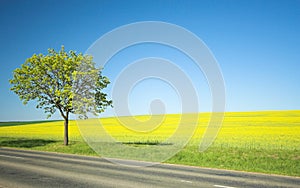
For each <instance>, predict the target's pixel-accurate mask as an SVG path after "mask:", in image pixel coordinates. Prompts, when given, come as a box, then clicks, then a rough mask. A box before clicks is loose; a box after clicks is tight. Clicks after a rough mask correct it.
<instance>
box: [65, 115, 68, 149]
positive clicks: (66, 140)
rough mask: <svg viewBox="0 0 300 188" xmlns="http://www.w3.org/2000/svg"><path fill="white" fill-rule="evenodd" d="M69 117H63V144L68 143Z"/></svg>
mask: <svg viewBox="0 0 300 188" xmlns="http://www.w3.org/2000/svg"><path fill="white" fill-rule="evenodd" d="M68 128H69V117H68V115H67V117H66V118H65V131H64V145H65V146H67V145H69V130H68Z"/></svg>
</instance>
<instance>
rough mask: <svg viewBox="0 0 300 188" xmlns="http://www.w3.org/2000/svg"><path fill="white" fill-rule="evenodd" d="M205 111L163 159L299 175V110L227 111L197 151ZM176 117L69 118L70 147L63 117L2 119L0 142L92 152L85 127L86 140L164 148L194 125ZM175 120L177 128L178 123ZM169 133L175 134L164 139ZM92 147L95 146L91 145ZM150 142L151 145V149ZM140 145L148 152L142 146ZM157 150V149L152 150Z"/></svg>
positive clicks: (172, 161)
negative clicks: (107, 138) (21, 120)
mask: <svg viewBox="0 0 300 188" xmlns="http://www.w3.org/2000/svg"><path fill="white" fill-rule="evenodd" d="M210 116H211V114H210V113H200V114H199V117H198V119H196V122H197V124H196V126H195V127H194V128H195V130H194V131H193V132H192V134H191V135H190V140H189V142H188V144H187V145H186V146H185V147H184V148H181V149H180V150H179V152H178V153H177V152H176V153H174V154H176V155H174V156H173V157H172V158H169V159H168V160H167V161H166V162H168V163H176V164H188V165H196V166H206V167H216V168H226V169H236V170H245V171H255V172H266V173H276V174H285V175H294V176H300V110H294V111H265V112H226V113H225V117H224V121H223V124H222V127H221V128H220V130H219V132H218V135H217V137H216V139H215V141H214V142H213V144H212V145H211V146H210V147H209V148H208V149H207V150H205V151H204V152H199V144H200V143H201V139H202V137H203V135H204V133H205V130H206V128H207V125H208V122H209V120H210ZM191 117H192V116H191ZM181 118H182V115H180V114H169V115H165V116H162V115H157V116H152V117H150V116H135V117H119V118H117V117H112V118H101V119H100V120H99V119H92V120H88V121H86V122H85V121H83V122H84V123H83V124H82V121H75V120H72V121H70V126H69V138H70V141H71V144H70V146H69V147H65V146H63V144H62V143H63V142H62V140H63V121H53V122H24V123H12V122H8V123H5V122H2V123H0V146H6V147H19V148H27V149H37V150H46V151H56V152H66V153H74V154H87V155H96V154H95V152H93V151H92V150H91V149H90V148H89V147H88V146H87V144H85V143H84V141H83V140H84V139H83V137H82V135H81V133H84V137H88V136H90V135H91V137H92V139H90V140H89V138H85V140H89V141H92V142H94V143H97V144H98V145H99V147H106V146H105V143H107V142H105V140H104V141H103V140H101V139H99V140H97V139H98V138H100V137H102V136H104V137H105V135H104V134H103V132H105V133H106V134H107V135H110V136H111V137H112V138H113V139H114V141H115V142H117V143H123V144H125V145H128V146H129V147H137V148H138V149H140V148H146V147H148V146H150V145H151V146H153V145H156V144H159V143H167V144H166V146H164V145H162V148H166V149H167V148H168V146H167V145H168V143H170V145H169V146H170V147H171V146H172V145H176V144H177V143H181V142H183V141H182V137H181V135H186V133H188V132H189V130H191V129H192V128H193V127H192V125H193V123H195V119H189V118H187V119H184V120H183V121H181V120H182V119H181ZM180 121H181V129H179V128H178V123H179V122H180ZM192 130H193V129H192ZM100 131H102V133H101V132H100ZM173 135H175V137H174V139H170V140H168V138H169V137H171V136H173ZM187 135H188V134H187ZM93 136H95V137H93ZM41 139H42V140H41ZM185 139H186V138H185ZM43 140H45V141H43ZM51 140H53V141H54V142H51ZM98 145H97V146H98ZM90 146H91V145H90ZM157 147H160V146H157ZM92 148H94V149H95V147H93V146H92ZM148 148H149V147H148ZM152 148H153V147H152ZM155 148H156V146H155V147H154V150H153V151H154V153H155V152H156V150H155ZM162 148H160V149H162ZM108 149H110V145H108ZM111 149H112V150H111V151H112V152H114V151H116V148H111ZM171 149H172V148H171ZM142 151H143V152H145V154H146V155H148V153H147V152H148V151H147V148H146V150H142ZM160 151H162V150H157V152H160ZM166 151H167V152H168V150H165V152H166ZM170 151H171V150H170ZM98 153H99V152H98ZM152 153H153V152H152ZM119 154H121V155H122V156H123V155H124V156H125V158H126V156H127V157H128V158H131V156H130V154H131V153H130V151H129V152H127V153H126V152H123V150H119ZM100 155H102V154H101V153H100ZM104 156H105V155H104ZM151 157H152V156H150V157H149V159H150V160H151ZM153 157H156V156H153ZM132 159H136V158H134V157H132ZM166 159H167V158H166ZM142 160H143V158H142Z"/></svg>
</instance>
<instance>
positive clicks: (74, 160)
mask: <svg viewBox="0 0 300 188" xmlns="http://www.w3.org/2000/svg"><path fill="white" fill-rule="evenodd" d="M137 163H138V162H137ZM0 187H22V188H26V187H42V188H47V187H139V188H141V187H204V188H209V187H211V188H246V187H259V188H264V187H272V188H274V187H285V188H288V187H298V188H299V187H300V178H296V177H287V176H273V175H264V174H258V173H245V172H236V171H227V170H217V169H208V168H198V167H189V166H181V165H168V164H156V165H154V166H149V167H133V166H124V165H117V164H114V163H112V162H109V161H107V160H106V159H103V158H99V157H84V156H76V155H68V154H56V153H49V152H37V151H24V150H14V149H8V148H0Z"/></svg>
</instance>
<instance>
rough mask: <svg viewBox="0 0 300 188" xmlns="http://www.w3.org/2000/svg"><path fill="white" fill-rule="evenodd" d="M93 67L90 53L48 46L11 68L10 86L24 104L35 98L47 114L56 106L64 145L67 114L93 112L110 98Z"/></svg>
mask: <svg viewBox="0 0 300 188" xmlns="http://www.w3.org/2000/svg"><path fill="white" fill-rule="evenodd" d="M101 71H102V69H101V68H100V69H98V68H96V67H95V63H94V62H93V57H92V56H90V55H83V54H82V53H79V54H76V52H75V51H70V52H69V53H67V52H65V50H64V46H62V47H61V50H60V51H59V52H56V51H55V50H54V49H48V54H47V55H43V54H39V55H36V54H34V55H33V56H32V57H30V58H28V59H27V60H26V61H25V63H24V64H23V65H22V66H21V68H17V69H15V70H14V72H13V79H11V80H10V83H11V84H12V87H11V90H12V91H14V92H15V93H16V94H17V95H18V96H19V97H20V99H21V100H22V101H23V103H24V104H27V102H28V101H30V100H37V103H38V104H37V106H36V107H37V108H43V109H44V111H45V113H48V116H47V118H49V117H51V115H52V114H54V113H55V112H56V110H57V109H58V110H59V112H60V114H61V116H62V117H63V119H64V145H68V142H69V137H68V124H69V114H70V113H74V114H79V115H80V117H81V118H87V114H88V113H92V114H94V115H97V114H99V113H101V112H103V111H104V110H105V109H106V107H108V106H112V101H111V100H108V99H107V95H106V94H105V93H103V92H102V90H103V89H104V88H106V87H107V85H108V84H109V83H110V82H109V79H108V78H107V77H105V76H102V74H101Z"/></svg>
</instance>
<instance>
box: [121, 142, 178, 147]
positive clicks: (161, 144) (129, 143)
mask: <svg viewBox="0 0 300 188" xmlns="http://www.w3.org/2000/svg"><path fill="white" fill-rule="evenodd" d="M122 144H126V145H133V146H151V145H160V146H167V145H173V144H172V143H160V142H158V141H145V142H142V141H136V142H122Z"/></svg>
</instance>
